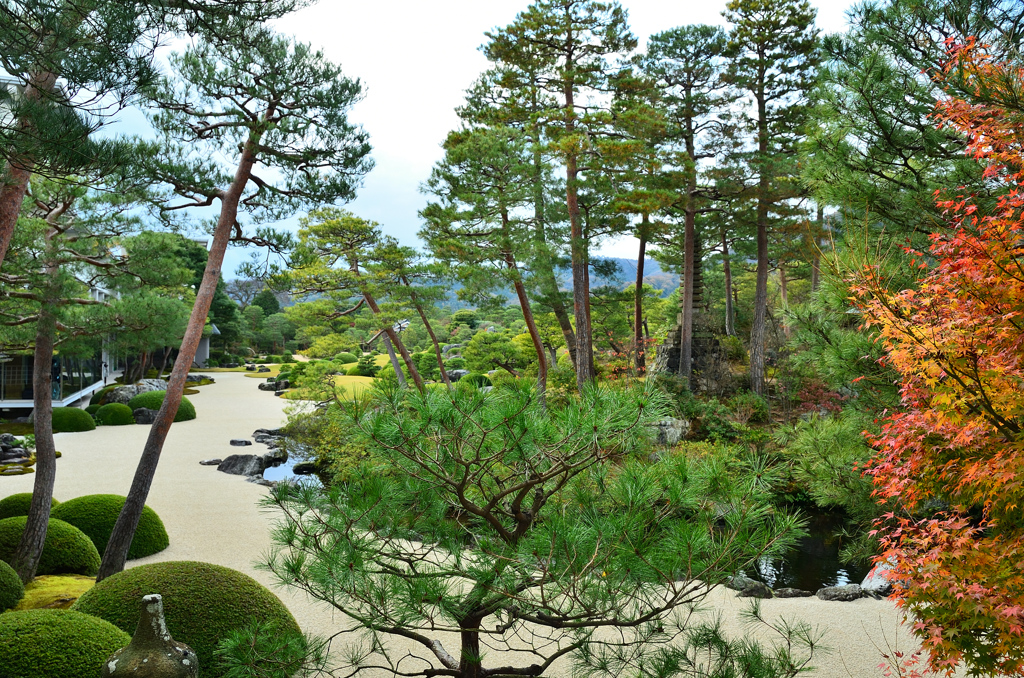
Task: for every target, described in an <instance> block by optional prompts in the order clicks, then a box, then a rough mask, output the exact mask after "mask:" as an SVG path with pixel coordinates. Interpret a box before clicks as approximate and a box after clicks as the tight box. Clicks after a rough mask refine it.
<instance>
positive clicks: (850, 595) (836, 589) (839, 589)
mask: <svg viewBox="0 0 1024 678" xmlns="http://www.w3.org/2000/svg"><path fill="white" fill-rule="evenodd" d="M863 595H864V592H863V591H862V590H861V588H860V586H858V585H857V584H847V585H846V586H826V587H825V588H823V589H818V598H821V599H822V600H838V601H842V602H849V601H851V600H857V599H858V598H860V597H861V596H863Z"/></svg>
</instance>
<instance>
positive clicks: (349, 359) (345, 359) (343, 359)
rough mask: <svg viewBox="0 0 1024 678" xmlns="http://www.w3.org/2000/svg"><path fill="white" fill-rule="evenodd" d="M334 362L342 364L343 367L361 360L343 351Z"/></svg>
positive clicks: (335, 357)
mask: <svg viewBox="0 0 1024 678" xmlns="http://www.w3.org/2000/svg"><path fill="white" fill-rule="evenodd" d="M334 362H336V363H341V364H342V365H350V364H351V363H357V362H359V358H357V357H356V356H355V354H353V353H349V352H348V351H342V352H341V353H339V354H338V355H336V356H334Z"/></svg>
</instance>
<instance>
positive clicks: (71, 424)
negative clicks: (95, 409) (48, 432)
mask: <svg viewBox="0 0 1024 678" xmlns="http://www.w3.org/2000/svg"><path fill="white" fill-rule="evenodd" d="M95 428H96V422H95V421H94V420H93V418H92V415H91V414H89V413H88V412H86V411H85V410H80V409H78V408H77V407H55V408H53V432H54V433H79V432H81V431H92V430H95Z"/></svg>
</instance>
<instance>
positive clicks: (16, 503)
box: [0, 492, 60, 520]
mask: <svg viewBox="0 0 1024 678" xmlns="http://www.w3.org/2000/svg"><path fill="white" fill-rule="evenodd" d="M31 503H32V493H31V492H19V493H18V494H12V495H11V496H9V497H4V498H3V499H0V520H3V519H4V518H13V517H14V516H27V515H28V507H29V504H31ZM58 504H60V502H59V501H57V500H56V499H51V500H50V508H51V509H53V508H54V507H56V506H57V505H58Z"/></svg>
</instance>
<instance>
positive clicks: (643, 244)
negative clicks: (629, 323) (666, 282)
mask: <svg viewBox="0 0 1024 678" xmlns="http://www.w3.org/2000/svg"><path fill="white" fill-rule="evenodd" d="M649 224H650V219H649V217H648V216H647V213H646V212H645V213H644V214H643V216H642V217H641V221H640V229H639V230H638V232H637V236H639V239H640V252H639V256H638V257H637V260H636V289H635V290H634V291H633V346H634V349H635V350H636V356H635V362H636V372H637V374H643V373H644V368H645V367H646V365H647V361H646V356H645V355H644V353H645V352H646V350H647V344H645V343H644V257H646V256H647V230H648V225H649Z"/></svg>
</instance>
